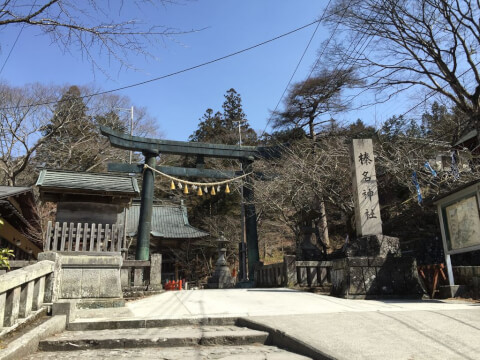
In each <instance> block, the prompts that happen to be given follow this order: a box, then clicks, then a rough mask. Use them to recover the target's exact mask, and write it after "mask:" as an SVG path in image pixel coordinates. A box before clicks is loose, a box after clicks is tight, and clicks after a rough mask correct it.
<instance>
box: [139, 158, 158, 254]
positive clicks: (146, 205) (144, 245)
mask: <svg viewBox="0 0 480 360" xmlns="http://www.w3.org/2000/svg"><path fill="white" fill-rule="evenodd" d="M143 155H144V156H145V164H147V165H148V166H150V167H152V168H154V169H155V166H156V157H157V155H158V154H155V153H148V152H144V153H143ZM154 181H155V174H154V172H153V170H151V169H145V171H144V172H143V182H142V202H141V204H140V217H139V221H138V232H137V234H138V236H137V249H136V252H135V260H148V259H149V255H150V230H151V227H152V224H151V222H152V207H153V185H154Z"/></svg>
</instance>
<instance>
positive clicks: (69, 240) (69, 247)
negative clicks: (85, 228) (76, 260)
mask: <svg viewBox="0 0 480 360" xmlns="http://www.w3.org/2000/svg"><path fill="white" fill-rule="evenodd" d="M74 229H75V225H74V224H73V223H72V222H71V223H70V225H69V227H68V251H72V244H73V230H74Z"/></svg>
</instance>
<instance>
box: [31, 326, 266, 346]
mask: <svg viewBox="0 0 480 360" xmlns="http://www.w3.org/2000/svg"><path fill="white" fill-rule="evenodd" d="M267 337H268V333H267V332H263V331H257V330H251V329H248V328H241V327H237V326H202V325H200V326H172V327H162V328H136V329H135V328H133V329H110V330H91V331H65V332H63V333H61V334H58V335H55V336H52V337H49V338H47V339H45V340H42V341H40V343H39V347H38V348H39V350H41V351H72V350H75V351H78V350H88V349H117V348H137V347H139V348H140V347H141V348H147V347H162V348H165V347H184V346H198V345H208V346H210V345H247V344H264V343H265V342H266V340H267Z"/></svg>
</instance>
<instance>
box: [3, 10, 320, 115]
mask: <svg viewBox="0 0 480 360" xmlns="http://www.w3.org/2000/svg"><path fill="white" fill-rule="evenodd" d="M320 21H322V19H318V20H315V21H312V22H310V23H308V24H305V25H303V26H300V27H298V28H296V29H293V30H291V31H288V32H286V33H283V34H281V35H278V36H275V37H274V38H271V39H269V40H265V41H262V42H260V43H257V44H255V45H252V46H250V47H247V48H244V49H241V50H238V51H235V52H233V53H230V54H227V55H224V56H221V57H218V58H216V59H213V60H210V61H206V62H204V63H200V64H197V65H194V66H191V67H188V68H185V69H182V70H178V71H175V72H172V73H169V74H166V75H163V76H159V77H156V78H153V79H149V80H145V81H140V82H137V83H133V84H130V85H125V86H122V87H118V88H115V89H111V90H105V91H100V92H96V93H92V94H88V95H83V96H80V97H79V98H80V99H85V98H90V97H93V96H98V95H104V94H109V93H112V92H117V91H120V90H125V89H130V88H133V87H137V86H141V85H145V84H149V83H151V82H155V81H159V80H163V79H166V78H169V77H172V76H175V75H180V74H183V73H185V72H188V71H191V70H195V69H198V68H201V67H204V66H207V65H210V64H213V63H216V62H219V61H222V60H225V59H228V58H231V57H233V56H236V55H239V54H242V53H244V52H247V51H250V50H253V49H256V48H258V47H260V46H263V45H266V44H269V43H271V42H273V41H276V40H279V39H281V38H284V37H286V36H288V35H291V34H294V33H296V32H298V31H300V30H303V29H306V28H308V27H310V26H312V25H314V24H317V23H320ZM62 101H66V100H56V101H46V102H41V103H36V104H32V105H23V106H17V107H4V108H0V110H11V109H20V108H26V107H33V106H42V105H52V104H56V103H60V102H62Z"/></svg>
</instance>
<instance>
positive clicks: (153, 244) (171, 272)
mask: <svg viewBox="0 0 480 360" xmlns="http://www.w3.org/2000/svg"><path fill="white" fill-rule="evenodd" d="M126 215H127V226H126V236H127V242H128V243H129V242H130V241H129V240H133V239H134V241H132V242H135V243H136V237H137V234H138V222H139V218H140V203H133V204H132V205H131V206H130V208H128V209H127V210H126ZM206 236H209V233H207V232H205V231H203V230H200V229H197V228H195V227H193V226H192V225H190V223H189V221H188V215H187V208H186V206H185V205H183V203H182V204H180V205H173V204H170V205H165V204H159V203H154V204H153V207H152V224H151V229H150V253H151V254H153V253H156V254H162V278H163V279H173V278H175V279H176V280H178V278H179V275H178V269H177V268H176V258H177V257H176V256H175V252H176V250H179V249H181V247H182V245H184V244H186V243H188V242H191V241H195V240H198V239H201V238H204V237H206ZM180 277H182V276H181V274H180Z"/></svg>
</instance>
